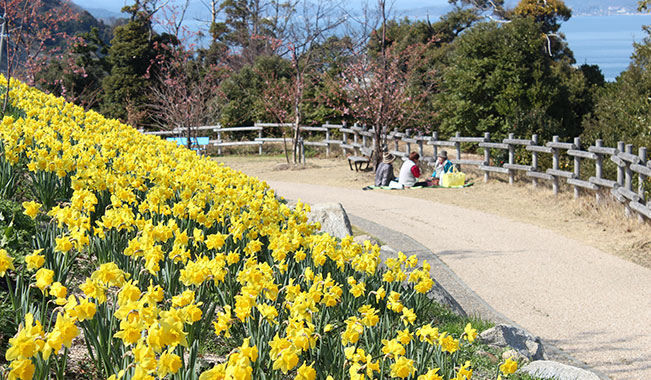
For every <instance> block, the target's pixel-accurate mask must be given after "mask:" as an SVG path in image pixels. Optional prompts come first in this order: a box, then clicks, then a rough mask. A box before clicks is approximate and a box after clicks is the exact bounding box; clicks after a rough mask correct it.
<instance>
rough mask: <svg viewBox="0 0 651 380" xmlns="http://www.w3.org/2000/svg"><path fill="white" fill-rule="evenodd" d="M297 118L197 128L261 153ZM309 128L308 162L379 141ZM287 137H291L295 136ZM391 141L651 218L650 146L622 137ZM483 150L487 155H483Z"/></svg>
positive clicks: (328, 127) (343, 130) (392, 146)
mask: <svg viewBox="0 0 651 380" xmlns="http://www.w3.org/2000/svg"><path fill="white" fill-rule="evenodd" d="M291 126H292V124H271V123H256V124H255V125H254V126H252V127H251V126H249V127H235V128H221V127H220V126H206V127H199V128H193V129H194V130H200V131H205V133H207V132H212V135H213V136H215V135H216V139H214V140H213V139H211V140H210V144H211V145H214V146H216V147H217V153H218V154H222V153H223V151H222V148H223V147H228V146H239V145H256V146H258V153H259V154H262V153H263V149H262V146H263V145H264V144H271V143H273V144H277V143H279V142H283V140H284V139H283V138H277V137H264V131H265V130H266V129H270V128H287V127H291ZM251 131H258V137H257V138H254V139H253V140H245V141H225V140H223V139H222V136H223V134H224V133H229V134H231V135H236V134H238V133H241V132H251ZM301 131H303V132H312V133H314V132H316V133H323V137H324V138H323V139H322V140H316V141H315V140H313V139H311V140H309V141H307V140H304V139H300V140H299V155H300V158H301V160H302V161H303V162H305V146H315V147H322V148H324V149H325V153H326V156H329V155H330V154H331V152H332V149H333V148H338V149H341V152H342V153H343V155H344V156H345V155H348V154H349V153H350V154H356V152H358V151H359V150H360V149H361V148H363V147H366V148H373V147H374V146H375V140H374V139H375V134H374V133H373V131H372V130H369V129H368V128H366V127H360V126H358V125H354V126H351V127H348V126H346V125H338V124H324V125H322V126H320V127H306V126H302V127H301ZM334 131H336V132H337V135H338V136H340V139H333V136H332V135H333V132H334ZM151 133H152V134H159V135H164V133H161V132H158V133H157V132H151ZM182 133H183V131H168V132H165V134H170V135H173V134H177V135H180V134H182ZM286 141H288V142H290V141H291V138H287V139H286ZM386 144H387V147H388V149H389V151H390V152H391V153H392V154H394V155H396V156H398V157H401V158H403V159H405V158H406V157H407V156H408V155H409V153H411V151H412V149H417V151H418V153H419V154H420V156H421V161H422V162H424V163H425V164H428V165H433V164H434V162H435V161H436V156H437V154H438V151H439V149H442V148H444V147H448V148H450V149H454V150H455V151H456V156H455V158H453V159H451V160H450V161H452V163H453V164H455V165H457V166H458V167H459V168H460V167H461V166H465V165H468V166H473V167H476V168H477V169H478V170H479V171H482V172H483V173H484V174H483V177H484V181H485V182H486V181H488V180H489V178H490V174H491V173H497V174H503V175H506V176H508V178H509V183H511V184H512V183H514V181H515V179H516V173H517V172H523V173H524V174H525V176H526V177H528V178H530V179H531V182H532V185H533V186H534V187H536V186H538V184H539V181H541V180H542V181H549V182H551V187H552V190H553V192H554V194H558V192H559V189H560V183H561V182H560V181H561V180H563V181H565V183H566V184H567V185H569V186H571V187H572V189H573V191H574V197H575V198H578V197H579V196H580V194H581V192H582V190H583V191H585V190H589V191H591V192H593V193H594V194H595V196H596V197H597V200H600V197H602V195H603V194H604V190H605V191H608V192H610V194H612V196H613V197H614V198H615V199H617V200H618V201H619V202H621V203H622V204H623V205H624V207H625V210H626V213H627V215H629V216H632V215H633V214H637V216H638V218H639V219H640V220H641V221H644V220H648V219H651V202H650V201H649V199H648V197H647V196H646V194H645V189H644V183H645V181H646V180H647V178H650V177H651V161H648V160H647V148H646V147H640V148H639V149H638V151H637V154H635V153H634V152H633V145H632V144H625V143H624V142H622V141H620V142H618V143H617V146H616V147H604V146H603V142H602V141H601V140H597V141H596V142H595V143H594V145H589V146H584V145H582V142H581V140H580V139H579V138H578V137H577V138H574V139H573V141H572V142H561V141H560V140H559V137H558V136H554V137H553V138H552V141H548V142H544V143H543V142H541V141H539V139H538V136H537V135H533V136H531V138H529V139H526V138H525V139H522V138H515V136H514V135H513V134H510V135H509V136H508V137H507V138H505V139H502V140H501V141H492V140H491V136H490V134H489V133H485V134H484V136H483V137H463V136H460V135H459V133H457V134H456V135H455V136H454V137H451V138H450V139H449V140H440V139H439V138H438V133H437V132H434V133H432V135H431V136H429V135H412V134H411V133H410V131H409V130H407V131H405V132H398V131H397V130H393V131H392V132H388V133H387V134H386ZM462 144H464V146H467V145H471V146H472V147H473V148H474V149H472V150H473V151H474V152H477V151H479V150H483V159H476V157H477V154H474V155H473V159H468V158H466V159H463V158H462V155H464V152H462V146H461V145H462ZM425 145H430V146H432V148H433V154H432V155H428V154H426V153H425V149H424V146H425ZM518 149H519V150H520V151H521V152H522V151H524V152H529V154H530V155H531V156H530V160H527V161H528V162H530V163H531V164H530V165H522V164H518V163H516V159H515V154H516V151H517V150H518ZM491 150H504V151H505V156H506V155H507V154H508V161H505V162H504V163H499V164H496V162H495V161H496V160H495V159H494V158H493V157H491ZM465 154H466V157H468V153H465ZM561 154H564V155H567V156H569V157H571V158H572V170H563V169H562V168H561V167H560V163H561V160H560V157H561ZM541 155H551V167H549V168H546V169H544V170H543V168H541V165H539V162H540V159H541ZM480 156H481V155H480ZM583 160H590V161H594V173H593V174H594V175H591V176H588V175H587V174H585V173H582V171H581V162H582V161H583ZM607 161H610V162H612V163H613V164H614V165H615V166H616V178H605V177H604V163H605V162H607ZM635 176H637V188H636V189H634V188H633V182H634V177H635Z"/></svg>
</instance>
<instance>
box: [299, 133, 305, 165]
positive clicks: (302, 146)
mask: <svg viewBox="0 0 651 380" xmlns="http://www.w3.org/2000/svg"><path fill="white" fill-rule="evenodd" d="M300 144H301V159H302V160H303V165H305V142H304V141H303V138H302V137H301V140H300Z"/></svg>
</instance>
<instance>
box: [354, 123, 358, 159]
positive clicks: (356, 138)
mask: <svg viewBox="0 0 651 380" xmlns="http://www.w3.org/2000/svg"><path fill="white" fill-rule="evenodd" d="M353 128H355V129H353V144H355V145H357V141H358V139H359V134H358V133H357V128H359V127H358V126H357V123H355V125H353ZM353 154H355V150H354V149H353Z"/></svg>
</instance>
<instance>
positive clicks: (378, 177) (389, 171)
mask: <svg viewBox="0 0 651 380" xmlns="http://www.w3.org/2000/svg"><path fill="white" fill-rule="evenodd" d="M395 159H396V157H395V156H394V155H393V154H391V153H389V152H384V154H383V155H382V162H380V164H379V165H378V167H377V170H376V171H375V186H389V183H390V182H391V181H393V180H394V178H395V176H394V175H393V161H395Z"/></svg>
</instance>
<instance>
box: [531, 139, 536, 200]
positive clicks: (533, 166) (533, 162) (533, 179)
mask: <svg viewBox="0 0 651 380" xmlns="http://www.w3.org/2000/svg"><path fill="white" fill-rule="evenodd" d="M531 143H532V145H538V135H531ZM531 169H532V170H533V171H535V172H536V171H538V152H536V151H535V150H534V151H531ZM531 185H532V186H533V188H534V189H535V188H537V187H538V178H536V177H531Z"/></svg>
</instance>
